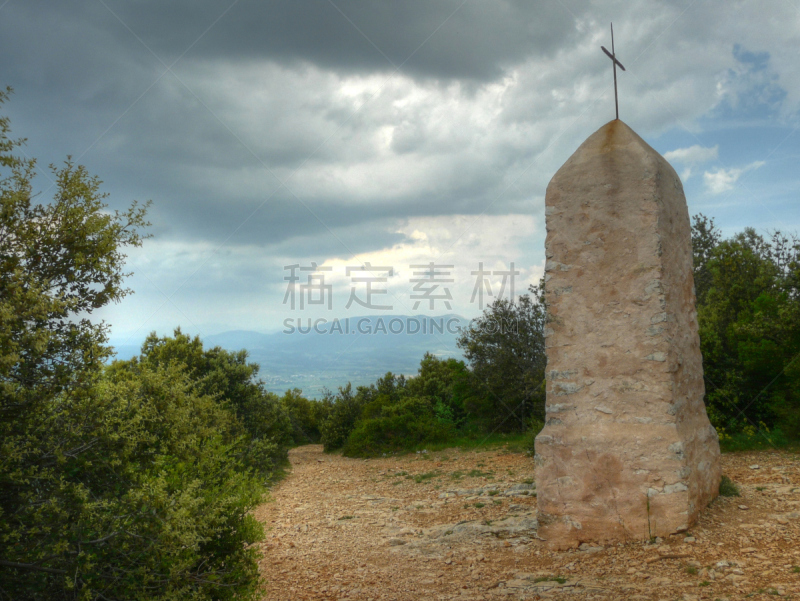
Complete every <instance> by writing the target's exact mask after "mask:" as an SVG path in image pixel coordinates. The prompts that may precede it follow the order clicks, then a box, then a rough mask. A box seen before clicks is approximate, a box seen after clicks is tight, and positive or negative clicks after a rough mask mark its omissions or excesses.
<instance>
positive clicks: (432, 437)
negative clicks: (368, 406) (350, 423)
mask: <svg viewBox="0 0 800 601" xmlns="http://www.w3.org/2000/svg"><path fill="white" fill-rule="evenodd" d="M374 411H375V409H374V408H373V413H372V417H368V418H365V419H363V420H361V421H359V422H358V424H357V425H356V427H355V428H354V429H353V431H352V433H351V434H350V436H349V437H348V438H347V441H346V443H345V445H344V450H343V452H344V454H345V455H346V456H348V457H369V456H375V455H380V454H382V453H389V452H395V451H404V450H409V449H413V448H415V447H417V446H419V445H423V444H427V443H433V442H443V441H446V440H447V439H449V438H451V437H452V436H453V433H454V428H453V425H452V424H447V423H443V422H442V421H441V420H439V419H438V418H437V417H436V416H435V415H434V413H433V406H432V404H431V402H430V399H424V398H419V397H410V398H407V399H405V400H403V401H401V402H399V403H397V404H388V403H387V404H385V405H383V406H382V407H381V408H380V411H379V412H377V414H376V413H375V412H374Z"/></svg>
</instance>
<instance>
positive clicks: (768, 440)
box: [719, 428, 790, 453]
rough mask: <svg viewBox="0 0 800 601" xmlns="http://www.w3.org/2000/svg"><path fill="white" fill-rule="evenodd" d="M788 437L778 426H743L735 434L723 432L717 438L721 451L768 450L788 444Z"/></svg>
mask: <svg viewBox="0 0 800 601" xmlns="http://www.w3.org/2000/svg"><path fill="white" fill-rule="evenodd" d="M789 443H790V441H789V439H788V438H787V437H786V435H785V434H784V433H783V432H782V431H781V429H780V428H773V429H772V430H771V431H770V430H767V429H766V428H762V429H760V430H756V429H755V428H749V429H748V428H745V431H743V432H737V433H736V434H727V433H725V434H723V435H722V436H720V439H719V447H720V450H722V452H723V453H733V452H736V451H769V450H772V449H779V448H782V447H786V446H789Z"/></svg>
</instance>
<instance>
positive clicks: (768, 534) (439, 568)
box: [256, 445, 800, 601]
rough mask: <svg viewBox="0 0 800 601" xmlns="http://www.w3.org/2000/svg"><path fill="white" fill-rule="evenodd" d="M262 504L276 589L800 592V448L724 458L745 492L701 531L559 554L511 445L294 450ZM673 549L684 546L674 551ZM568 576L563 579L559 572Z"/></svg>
mask: <svg viewBox="0 0 800 601" xmlns="http://www.w3.org/2000/svg"><path fill="white" fill-rule="evenodd" d="M289 458H290V460H291V463H292V473H291V475H289V476H288V477H287V478H286V479H285V480H283V481H282V482H280V483H279V484H278V485H277V486H276V487H275V488H274V490H273V491H272V499H273V500H272V502H270V503H266V504H264V505H262V506H261V507H259V508H258V510H257V511H256V516H257V518H258V519H259V520H260V521H262V522H263V523H264V524H265V525H266V527H267V538H266V541H265V542H264V543H262V548H263V551H264V559H263V560H262V562H261V570H262V573H263V575H264V577H265V580H266V585H265V595H264V599H268V600H270V601H296V600H300V599H387V600H388V599H392V600H398V601H399V600H406V599H408V600H412V599H413V600H415V601H416V600H420V599H435V600H439V599H464V600H467V599H509V600H514V599H538V598H542V599H547V598H567V599H598V600H600V599H614V598H618V599H659V600H661V599H687V600H689V599H710V600H713V599H729V600H731V601H732V600H734V599H743V598H745V597H748V598H751V599H760V598H763V599H775V598H776V596H775V595H781V596H786V597H788V598H794V599H798V600H800V567H797V566H800V542H799V541H800V456H798V455H797V454H790V453H783V452H763V453H743V454H736V455H724V456H723V473H725V474H727V475H728V476H729V477H730V478H732V479H733V480H734V481H735V482H736V483H737V484H739V486H740V488H741V490H742V496H741V497H727V498H719V499H718V500H717V501H715V502H714V503H713V505H712V506H711V508H709V509H708V510H707V511H706V512H705V513H704V514H703V516H702V518H701V520H700V522H699V523H698V524H697V526H696V527H694V528H693V529H692V531H691V533H690V534H691V536H687V535H685V534H684V535H680V536H672V537H669V538H668V539H667V540H664V541H660V540H659V541H657V542H656V543H655V544H642V543H630V544H626V545H617V546H609V547H605V548H603V547H592V548H589V547H588V546H586V545H584V549H583V550H577V549H576V550H572V551H568V552H550V551H548V550H547V547H546V546H545V544H544V543H543V542H542V541H540V540H538V539H537V535H536V528H537V522H536V497H535V494H536V492H535V487H534V485H533V484H532V482H533V461H532V460H531V459H530V458H529V457H526V456H524V455H521V454H517V453H507V452H504V451H503V449H489V450H486V449H483V450H479V451H463V452H462V451H458V450H449V451H443V452H436V453H429V454H425V453H421V454H417V455H409V456H405V457H399V458H385V459H370V460H357V459H346V458H343V457H340V456H338V455H325V454H323V453H322V447H321V446H318V445H311V446H305V447H300V448H297V449H294V450H292V451H291V452H290V454H289ZM669 555H673V556H675V557H672V558H670V557H668V556H669ZM555 577H558V580H554V579H551V578H555Z"/></svg>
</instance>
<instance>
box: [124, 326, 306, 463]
mask: <svg viewBox="0 0 800 601" xmlns="http://www.w3.org/2000/svg"><path fill="white" fill-rule="evenodd" d="M169 365H182V366H184V368H185V369H186V371H187V374H188V376H189V377H190V379H191V380H192V382H194V385H195V389H196V390H197V392H198V394H201V395H209V396H211V397H213V398H215V399H217V401H218V402H219V403H222V404H224V406H225V407H226V408H227V409H229V410H230V411H232V412H233V413H234V415H235V416H236V418H237V424H238V428H237V430H236V434H237V435H243V436H245V437H246V439H247V448H246V449H245V450H244V451H243V452H244V455H243V460H244V463H245V465H247V466H249V467H252V468H254V470H255V471H256V472H257V473H259V474H260V475H262V476H264V477H265V478H266V479H269V478H270V477H271V476H272V475H274V473H275V470H276V469H277V468H278V467H279V466H280V465H281V464H283V463H285V461H286V449H287V447H288V446H289V445H290V444H291V443H292V434H291V422H290V420H289V414H288V412H287V411H286V409H285V407H284V406H283V404H282V403H281V401H280V399H279V398H278V396H277V395H275V394H273V393H270V392H267V391H266V390H265V389H264V385H263V382H261V381H260V380H258V379H257V375H258V369H259V366H258V364H256V363H248V362H247V351H244V350H241V351H237V352H230V351H226V350H224V349H222V348H220V347H214V348H211V349H204V348H203V343H202V341H201V340H200V338H199V337H197V336H195V337H194V338H192V337H190V336H187V335H186V334H183V333H182V332H181V330H180V328H178V329H176V330H175V332H174V335H173V336H172V337H162V338H159V337H158V336H157V335H156V334H155V333H152V334H150V335H149V336H148V337H147V339H146V340H145V341H144V343H143V344H142V353H141V355H140V356H138V357H134V358H133V359H131V360H130V361H126V362H120V361H116V362H114V364H112V366H111V368H110V371H111V372H112V373H116V372H120V371H127V372H129V373H130V374H132V375H134V376H135V374H136V373H137V372H138V370H139V368H140V367H143V366H148V367H151V368H157V367H166V366H169Z"/></svg>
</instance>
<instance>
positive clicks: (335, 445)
mask: <svg viewBox="0 0 800 601" xmlns="http://www.w3.org/2000/svg"><path fill="white" fill-rule="evenodd" d="M373 387H374V386H373ZM371 397H372V391H371V390H370V389H368V388H366V387H361V386H360V387H359V389H358V391H357V393H355V394H354V393H353V387H352V386H351V385H350V383H349V382H348V384H347V386H344V387H340V388H339V392H338V393H337V394H333V393H331V392H330V391H326V392H325V396H324V397H323V399H322V402H323V403H325V404H326V405H328V406H329V407H330V410H329V411H328V415H327V418H326V419H325V421H324V422H323V423H322V425H321V427H320V433H321V436H320V441H321V442H322V445H323V448H324V449H325V451H333V450H336V449H341V448H342V447H343V446H344V443H345V442H346V441H347V437H348V436H350V432H352V431H353V428H355V426H356V422H357V421H358V419H359V418H360V417H361V411H362V410H363V408H364V405H366V404H367V403H368V402H369V401H370V400H372V399H371Z"/></svg>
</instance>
